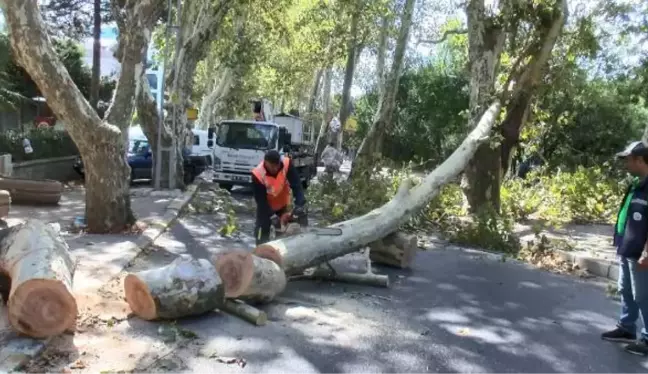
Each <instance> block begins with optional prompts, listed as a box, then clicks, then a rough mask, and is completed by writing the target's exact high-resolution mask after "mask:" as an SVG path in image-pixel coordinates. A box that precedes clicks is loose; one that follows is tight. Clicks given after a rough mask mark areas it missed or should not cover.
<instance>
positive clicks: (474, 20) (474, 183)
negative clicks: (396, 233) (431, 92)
mask: <svg viewBox="0 0 648 374" xmlns="http://www.w3.org/2000/svg"><path fill="white" fill-rule="evenodd" d="M467 13H468V14H467V15H468V31H469V34H468V58H469V66H470V101H469V110H470V121H469V126H470V127H473V126H474V125H475V124H476V123H477V120H478V119H479V118H480V117H481V115H482V113H483V112H484V111H485V110H486V107H487V105H488V103H489V101H491V100H493V96H494V94H495V78H496V74H497V70H498V67H499V63H500V56H501V54H502V48H503V46H504V40H505V33H504V30H503V29H502V26H501V25H500V24H499V23H497V22H496V21H495V20H494V19H493V18H491V17H489V16H487V15H486V9H485V6H484V0H471V1H470V4H469V5H468V9H467ZM500 172H501V170H500V158H499V150H498V149H497V147H493V146H492V145H491V144H490V143H484V144H482V145H481V146H480V147H479V149H477V152H476V153H475V157H474V158H473V159H472V160H471V161H470V162H469V163H468V166H467V167H466V170H465V172H464V178H463V180H462V184H461V185H462V188H463V192H464V196H465V198H466V201H467V203H468V206H469V209H470V211H471V212H473V213H474V212H477V211H479V210H481V209H488V208H491V209H494V210H495V211H499V207H500V180H501V176H500Z"/></svg>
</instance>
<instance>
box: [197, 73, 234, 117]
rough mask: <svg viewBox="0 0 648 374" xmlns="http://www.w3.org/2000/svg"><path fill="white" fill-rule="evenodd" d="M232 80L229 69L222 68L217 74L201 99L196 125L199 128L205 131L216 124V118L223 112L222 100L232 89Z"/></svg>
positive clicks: (223, 102) (232, 75)
mask: <svg viewBox="0 0 648 374" xmlns="http://www.w3.org/2000/svg"><path fill="white" fill-rule="evenodd" d="M233 78H234V74H233V71H232V69H231V68H229V67H224V68H222V69H221V70H220V71H219V72H218V73H217V76H216V78H214V80H213V83H212V85H211V87H210V91H209V93H208V94H207V95H205V96H204V97H203V99H202V103H201V105H200V111H199V114H198V123H197V126H198V127H199V128H201V129H207V128H209V127H210V126H211V125H215V124H216V122H217V121H216V118H217V117H218V115H219V113H221V111H222V110H223V105H224V104H225V101H224V99H225V98H226V97H227V95H228V94H229V92H230V90H231V88H232V83H233V82H234V79H233Z"/></svg>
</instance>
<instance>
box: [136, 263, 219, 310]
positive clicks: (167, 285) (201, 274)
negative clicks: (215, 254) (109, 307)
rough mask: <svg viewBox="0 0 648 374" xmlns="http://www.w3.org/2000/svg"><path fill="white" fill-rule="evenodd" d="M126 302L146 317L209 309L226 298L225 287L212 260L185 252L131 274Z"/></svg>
mask: <svg viewBox="0 0 648 374" xmlns="http://www.w3.org/2000/svg"><path fill="white" fill-rule="evenodd" d="M124 293H125V294H126V302H128V305H129V306H130V308H131V310H132V311H133V313H135V314H136V315H137V316H139V317H140V318H142V319H145V320H155V319H175V318H180V317H187V316H192V315H199V314H203V313H207V312H209V311H211V310H214V309H217V308H219V307H220V306H221V305H223V303H224V301H225V287H224V286H223V282H222V281H221V278H220V277H219V276H218V273H217V272H216V269H215V268H214V266H213V265H212V264H211V262H209V261H207V260H205V259H193V258H192V257H191V256H189V255H182V256H180V257H179V258H177V259H175V260H174V261H173V262H172V263H170V264H169V265H167V266H163V267H161V268H157V269H150V270H145V271H141V272H139V273H133V274H128V275H127V276H126V278H125V279H124Z"/></svg>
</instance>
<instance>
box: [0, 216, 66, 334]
mask: <svg viewBox="0 0 648 374" xmlns="http://www.w3.org/2000/svg"><path fill="white" fill-rule="evenodd" d="M74 268H75V261H74V259H73V257H72V255H71V253H70V251H69V247H68V245H67V243H66V242H65V240H63V238H61V235H60V232H59V230H58V229H57V225H48V224H46V223H44V222H42V221H39V220H27V221H26V222H25V223H24V224H22V225H17V226H13V227H11V228H8V229H5V230H3V231H2V233H1V234H0V269H1V271H2V272H3V273H5V274H6V275H8V278H9V279H10V280H11V287H10V291H9V297H8V301H7V309H8V316H9V322H10V323H11V326H12V327H13V328H14V329H16V330H17V331H18V332H20V333H22V334H25V335H28V336H31V337H33V338H47V337H50V336H54V335H58V334H61V333H63V332H64V331H66V330H69V329H73V328H74V325H75V323H76V317H77V312H78V310H77V303H76V301H75V299H74V296H73V295H72V277H73V275H74Z"/></svg>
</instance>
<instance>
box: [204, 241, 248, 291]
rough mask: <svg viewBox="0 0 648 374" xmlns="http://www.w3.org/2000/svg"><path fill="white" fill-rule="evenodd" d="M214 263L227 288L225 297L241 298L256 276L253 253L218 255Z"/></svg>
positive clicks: (240, 252)
mask: <svg viewBox="0 0 648 374" xmlns="http://www.w3.org/2000/svg"><path fill="white" fill-rule="evenodd" d="M212 261H213V263H214V266H215V267H216V271H217V272H218V274H219V275H220V277H221V279H222V281H223V285H224V286H225V297H227V298H236V297H239V296H241V295H242V294H243V293H244V292H245V290H247V289H248V287H249V286H250V283H251V282H252V277H253V276H254V261H253V259H252V254H251V253H248V252H243V251H236V252H229V253H225V254H217V255H215V256H214V257H213V260H212Z"/></svg>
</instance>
